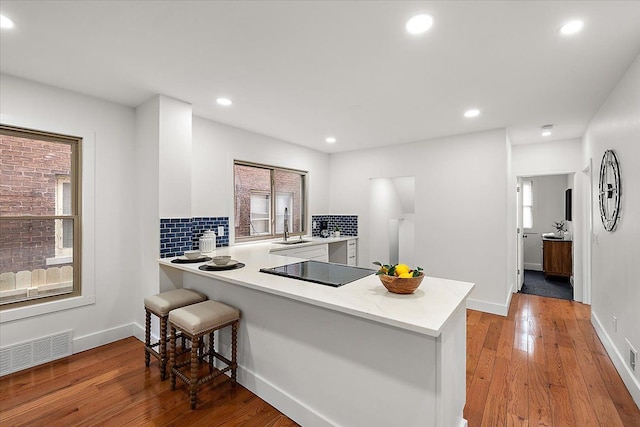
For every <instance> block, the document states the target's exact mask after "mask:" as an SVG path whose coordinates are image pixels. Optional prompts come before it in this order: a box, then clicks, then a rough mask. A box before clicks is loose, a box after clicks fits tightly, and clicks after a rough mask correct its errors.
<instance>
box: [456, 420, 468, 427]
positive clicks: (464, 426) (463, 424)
mask: <svg viewBox="0 0 640 427" xmlns="http://www.w3.org/2000/svg"><path fill="white" fill-rule="evenodd" d="M458 427H469V422H468V421H467V420H465V419H464V418H460V424H458Z"/></svg>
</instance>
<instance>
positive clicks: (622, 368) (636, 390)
mask: <svg viewBox="0 0 640 427" xmlns="http://www.w3.org/2000/svg"><path fill="white" fill-rule="evenodd" d="M591 324H592V325H593V327H594V329H595V330H596V333H597V334H598V337H599V338H600V341H602V345H604V348H605V350H607V353H608V354H609V357H610V358H611V361H612V362H613V365H614V366H615V367H616V370H617V371H618V374H620V377H621V378H622V381H623V382H624V385H626V386H627V390H629V393H631V397H633V400H634V401H635V402H636V405H638V406H640V381H638V379H637V378H636V377H635V375H634V373H633V371H631V368H630V367H629V365H627V364H626V363H625V362H624V357H623V356H622V354H620V352H619V351H618V349H617V348H616V346H615V344H614V343H613V341H612V340H611V338H610V337H609V334H607V332H606V331H605V329H604V327H603V326H602V323H601V322H600V319H599V318H598V316H597V315H596V313H594V312H593V310H592V311H591Z"/></svg>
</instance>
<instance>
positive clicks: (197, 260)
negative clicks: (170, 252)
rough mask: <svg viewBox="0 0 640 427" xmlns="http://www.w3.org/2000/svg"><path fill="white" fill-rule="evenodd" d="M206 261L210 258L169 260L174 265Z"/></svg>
mask: <svg viewBox="0 0 640 427" xmlns="http://www.w3.org/2000/svg"><path fill="white" fill-rule="evenodd" d="M207 261H211V257H209V256H205V257H200V258H194V259H189V258H176V259H174V260H171V262H172V263H174V264H193V263H196V262H207Z"/></svg>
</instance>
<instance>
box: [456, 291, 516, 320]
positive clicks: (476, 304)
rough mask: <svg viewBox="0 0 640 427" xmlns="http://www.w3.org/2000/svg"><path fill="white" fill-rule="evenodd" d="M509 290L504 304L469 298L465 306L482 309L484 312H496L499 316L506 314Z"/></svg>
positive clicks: (509, 299)
mask: <svg viewBox="0 0 640 427" xmlns="http://www.w3.org/2000/svg"><path fill="white" fill-rule="evenodd" d="M511 295H512V294H511V292H509V297H508V298H507V302H506V304H496V303H495V302H488V301H481V300H477V299H472V298H469V299H468V300H467V308H469V309H471V310H478V311H484V312H485V313H492V314H497V315H500V316H506V315H507V313H508V312H509V303H510V302H511Z"/></svg>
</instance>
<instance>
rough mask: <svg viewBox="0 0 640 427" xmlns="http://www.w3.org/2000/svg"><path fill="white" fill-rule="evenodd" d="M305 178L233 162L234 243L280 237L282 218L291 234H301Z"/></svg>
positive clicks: (264, 167)
mask: <svg viewBox="0 0 640 427" xmlns="http://www.w3.org/2000/svg"><path fill="white" fill-rule="evenodd" d="M306 176H307V173H306V172H303V171H296V170H291V169H283V168H277V167H272V166H265V165H256V164H253V163H246V162H240V161H236V162H235V163H234V184H235V234H236V241H242V240H257V239H270V238H274V237H278V236H283V235H284V230H285V227H284V226H285V219H287V225H288V227H289V229H288V231H289V233H291V235H302V234H304V233H305V215H306V197H305V183H306ZM285 212H286V214H285Z"/></svg>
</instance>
